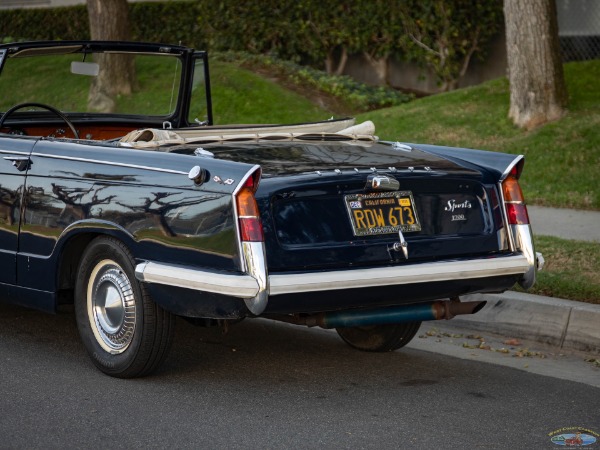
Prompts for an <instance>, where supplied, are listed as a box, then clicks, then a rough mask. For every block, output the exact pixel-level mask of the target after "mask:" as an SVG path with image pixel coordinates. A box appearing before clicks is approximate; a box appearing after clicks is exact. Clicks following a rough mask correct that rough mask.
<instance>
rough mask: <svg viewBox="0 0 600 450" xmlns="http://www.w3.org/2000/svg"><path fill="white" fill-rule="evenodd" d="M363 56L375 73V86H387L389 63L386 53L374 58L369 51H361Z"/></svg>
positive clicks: (388, 82)
mask: <svg viewBox="0 0 600 450" xmlns="http://www.w3.org/2000/svg"><path fill="white" fill-rule="evenodd" d="M363 56H364V57H365V59H366V60H367V62H368V63H369V65H370V66H371V67H372V68H373V70H374V71H375V75H376V76H377V86H389V84H390V64H389V57H388V55H384V56H381V57H379V58H376V57H374V56H372V55H371V54H370V53H369V52H363Z"/></svg>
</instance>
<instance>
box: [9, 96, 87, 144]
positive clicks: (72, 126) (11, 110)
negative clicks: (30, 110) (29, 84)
mask: <svg viewBox="0 0 600 450" xmlns="http://www.w3.org/2000/svg"><path fill="white" fill-rule="evenodd" d="M32 106H35V107H37V108H42V109H47V110H48V111H50V112H51V113H53V114H55V115H57V116H58V117H60V118H61V119H62V120H63V121H64V122H65V123H66V124H67V125H68V126H69V128H70V129H71V131H72V132H73V136H75V139H79V133H77V130H76V129H75V126H74V125H73V123H72V122H71V121H70V120H69V119H68V118H67V116H65V115H64V114H63V113H61V112H60V111H59V110H58V109H56V108H53V107H52V106H49V105H44V104H43V103H19V104H18V105H15V106H13V107H12V108H10V109H9V110H8V111H6V112H5V113H4V114H3V115H2V118H0V128H2V125H4V122H5V121H6V118H7V117H8V116H10V115H11V114H12V113H14V112H15V111H17V110H19V109H23V108H27V107H32Z"/></svg>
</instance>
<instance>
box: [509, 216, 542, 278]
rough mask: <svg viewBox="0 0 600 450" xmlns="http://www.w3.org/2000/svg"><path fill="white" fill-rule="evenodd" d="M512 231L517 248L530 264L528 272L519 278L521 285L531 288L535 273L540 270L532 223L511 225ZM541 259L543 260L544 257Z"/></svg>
mask: <svg viewBox="0 0 600 450" xmlns="http://www.w3.org/2000/svg"><path fill="white" fill-rule="evenodd" d="M510 231H511V233H510V234H511V235H512V236H513V238H514V241H515V246H516V247H517V250H518V251H520V252H521V253H522V254H523V256H525V258H527V263H528V264H529V268H528V269H527V272H525V273H524V274H523V277H522V278H521V279H520V280H519V285H520V286H521V287H522V288H523V289H529V288H530V287H531V286H533V285H534V284H535V273H536V272H537V270H538V256H537V253H536V251H535V247H534V245H533V232H532V231H531V225H529V224H527V225H511V226H510ZM540 256H541V253H540ZM541 259H542V260H543V258H541ZM542 266H543V263H542Z"/></svg>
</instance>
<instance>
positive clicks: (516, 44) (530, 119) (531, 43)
mask: <svg viewBox="0 0 600 450" xmlns="http://www.w3.org/2000/svg"><path fill="white" fill-rule="evenodd" d="M504 18H505V22H506V51H507V58H508V79H509V82H510V109H509V113H508V116H509V117H510V118H511V119H512V120H513V122H514V123H515V124H516V125H517V126H519V127H522V128H526V129H531V128H534V127H536V126H538V125H541V124H544V123H546V122H550V121H553V120H556V119H559V118H560V117H562V116H563V114H564V113H565V108H566V106H567V89H566V86H565V80H564V74H563V67H562V61H561V57H560V48H559V43H558V21H557V18H556V5H555V3H554V0H504Z"/></svg>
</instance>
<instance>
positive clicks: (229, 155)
mask: <svg viewBox="0 0 600 450" xmlns="http://www.w3.org/2000/svg"><path fill="white" fill-rule="evenodd" d="M207 149H208V150H209V151H210V152H212V153H213V154H214V156H215V157H216V158H219V159H230V160H234V161H239V162H245V163H249V164H259V165H260V166H261V167H262V170H263V178H262V181H261V184H260V187H259V189H258V191H257V193H256V198H257V202H258V205H259V208H260V211H261V217H262V222H263V227H264V230H265V239H266V240H265V244H266V247H267V259H268V266H269V270H270V271H271V272H276V271H293V270H300V269H302V270H307V269H308V270H310V269H323V268H331V269H333V268H343V267H358V266H372V265H378V264H382V265H384V264H390V263H393V264H407V263H414V262H419V261H431V260H437V259H447V258H459V257H466V256H481V255H486V254H492V253H494V252H498V251H499V250H502V249H504V248H505V245H504V243H503V240H502V238H501V236H502V235H503V234H502V233H499V229H500V227H501V215H500V210H499V207H498V196H497V193H496V187H495V180H493V177H491V175H490V174H488V173H486V172H485V171H481V170H478V169H476V168H475V167H473V166H468V165H467V164H466V163H465V164H458V163H456V162H453V161H450V160H448V159H445V158H442V157H439V156H436V155H433V154H431V153H427V152H424V151H421V150H418V149H416V148H412V149H410V148H408V147H403V146H400V145H396V146H393V145H390V144H386V143H356V142H351V143H347V142H343V143H342V142H329V141H328V142H325V141H318V142H283V143H282V142H273V143H264V142H261V144H260V145H259V146H256V145H253V144H227V145H221V146H218V147H217V146H215V147H210V148H209V147H207ZM373 177H380V179H382V180H385V179H387V180H391V182H392V185H390V186H388V185H386V186H383V185H381V186H380V187H384V189H376V188H374V186H373V181H372V180H373ZM396 181H397V182H398V183H399V185H398V186H396V184H395V182H396ZM383 184H385V183H383ZM402 221H403V222H404V224H402V223H401V222H402ZM398 229H400V231H402V237H403V238H404V239H405V242H406V243H407V250H408V253H407V254H408V258H406V257H405V255H404V253H403V251H402V250H401V247H399V246H398V244H400V243H401V241H402V237H401V236H400V235H399V233H398Z"/></svg>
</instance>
